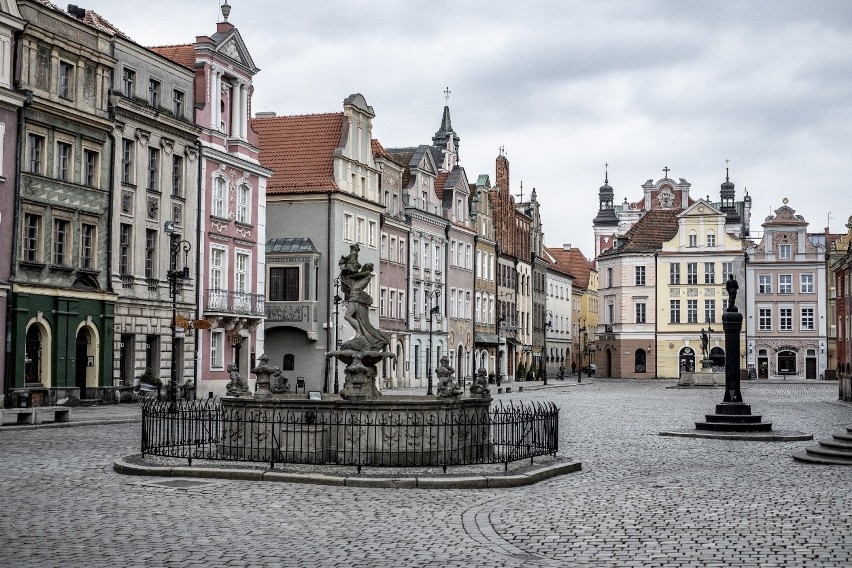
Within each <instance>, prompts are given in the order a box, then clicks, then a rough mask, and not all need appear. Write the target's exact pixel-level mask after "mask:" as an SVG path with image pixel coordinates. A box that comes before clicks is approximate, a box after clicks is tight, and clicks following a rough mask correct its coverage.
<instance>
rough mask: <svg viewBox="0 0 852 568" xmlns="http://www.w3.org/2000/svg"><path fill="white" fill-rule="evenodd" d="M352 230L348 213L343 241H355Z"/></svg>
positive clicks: (344, 224) (344, 222) (345, 217)
mask: <svg viewBox="0 0 852 568" xmlns="http://www.w3.org/2000/svg"><path fill="white" fill-rule="evenodd" d="M352 230H353V224H352V215H349V214H348V213H347V214H344V215H343V240H345V241H352V240H353V239H352ZM416 265H417V264H416V263H415V266H416Z"/></svg>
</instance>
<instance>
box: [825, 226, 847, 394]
mask: <svg viewBox="0 0 852 568" xmlns="http://www.w3.org/2000/svg"><path fill="white" fill-rule="evenodd" d="M846 228H847V229H848V231H847V233H846V234H845V235H843V236H842V237H840V238H839V239H838V240H837V241H835V243H834V247H833V248H834V250H835V253H834V255H833V256H834V258H833V260H832V263H831V265H830V267H829V270H830V271H831V278H832V285H833V287H834V290H835V312H834V320H833V323H834V326H835V329H836V333H837V338H836V350H837V352H836V354H835V357H836V360H837V367H836V369H837V379H838V395H839V397H840V399H841V400H847V401H850V400H852V288H850V284H852V217H849V220H848V221H847V222H846Z"/></svg>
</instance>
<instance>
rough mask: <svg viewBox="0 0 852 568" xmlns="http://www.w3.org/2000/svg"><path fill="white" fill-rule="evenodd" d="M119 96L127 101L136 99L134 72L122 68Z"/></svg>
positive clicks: (133, 70)
mask: <svg viewBox="0 0 852 568" xmlns="http://www.w3.org/2000/svg"><path fill="white" fill-rule="evenodd" d="M121 94H122V95H123V96H125V97H127V98H128V99H132V98H134V97H136V70H135V69H131V68H129V67H124V68H122V70H121Z"/></svg>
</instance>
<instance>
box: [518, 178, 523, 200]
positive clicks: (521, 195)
mask: <svg viewBox="0 0 852 568" xmlns="http://www.w3.org/2000/svg"><path fill="white" fill-rule="evenodd" d="M518 197H520V198H521V203H523V202H524V182H523V181H522V182H521V193H520V194H518Z"/></svg>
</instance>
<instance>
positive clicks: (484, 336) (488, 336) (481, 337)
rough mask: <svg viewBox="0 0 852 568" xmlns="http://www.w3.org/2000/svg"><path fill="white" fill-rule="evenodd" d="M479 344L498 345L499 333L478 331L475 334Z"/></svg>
mask: <svg viewBox="0 0 852 568" xmlns="http://www.w3.org/2000/svg"><path fill="white" fill-rule="evenodd" d="M474 340H475V341H476V344H477V345H497V343H498V341H497V334H496V333H487V332H484V331H477V332H476V335H475V336H474Z"/></svg>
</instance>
